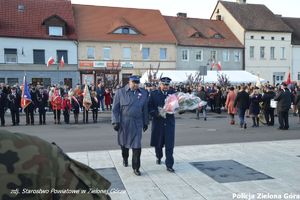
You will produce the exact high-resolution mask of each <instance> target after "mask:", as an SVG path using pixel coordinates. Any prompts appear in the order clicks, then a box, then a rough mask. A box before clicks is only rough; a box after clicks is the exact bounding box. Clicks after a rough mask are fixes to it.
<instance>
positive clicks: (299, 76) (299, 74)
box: [298, 72, 300, 112]
mask: <svg viewBox="0 0 300 200" xmlns="http://www.w3.org/2000/svg"><path fill="white" fill-rule="evenodd" d="M298 81H300V72H298ZM298 112H299V111H298Z"/></svg>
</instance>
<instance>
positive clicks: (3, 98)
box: [0, 92, 8, 110]
mask: <svg viewBox="0 0 300 200" xmlns="http://www.w3.org/2000/svg"><path fill="white" fill-rule="evenodd" d="M7 101H8V100H7V95H6V94H5V93H4V92H0V110H4V109H5V108H7V103H8V102H7Z"/></svg>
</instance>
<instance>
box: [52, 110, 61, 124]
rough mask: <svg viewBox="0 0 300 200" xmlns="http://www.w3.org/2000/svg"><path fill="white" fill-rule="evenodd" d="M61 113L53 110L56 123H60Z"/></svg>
mask: <svg viewBox="0 0 300 200" xmlns="http://www.w3.org/2000/svg"><path fill="white" fill-rule="evenodd" d="M60 112H61V111H60V110H53V114H54V122H55V123H56V121H57V122H59V123H60Z"/></svg>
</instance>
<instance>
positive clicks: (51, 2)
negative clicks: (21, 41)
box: [0, 0, 77, 40]
mask: <svg viewBox="0 0 300 200" xmlns="http://www.w3.org/2000/svg"><path fill="white" fill-rule="evenodd" d="M19 5H23V8H24V10H23V11H19V10H18V8H19V7H18V6H19ZM51 16H57V17H59V18H61V19H62V20H63V21H64V22H66V23H67V30H66V35H65V36H63V37H55V38H53V37H51V36H49V35H48V33H47V30H46V26H44V25H43V22H44V21H45V20H46V19H47V18H49V17H51ZM0 36H4V37H21V38H38V39H64V40H69V39H70V40H76V39H77V37H76V33H75V22H74V18H73V10H72V4H71V1H69V0H22V1H21V0H9V1H8V0H0Z"/></svg>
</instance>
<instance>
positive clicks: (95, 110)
mask: <svg viewBox="0 0 300 200" xmlns="http://www.w3.org/2000/svg"><path fill="white" fill-rule="evenodd" d="M91 100H92V106H91V110H92V113H93V122H94V123H97V120H98V108H99V103H98V98H97V95H96V92H95V91H92V92H91Z"/></svg>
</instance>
